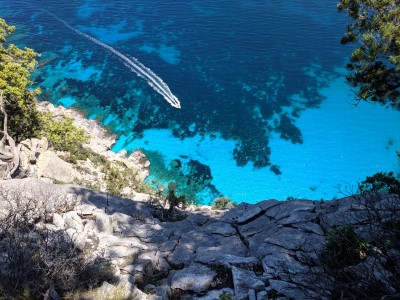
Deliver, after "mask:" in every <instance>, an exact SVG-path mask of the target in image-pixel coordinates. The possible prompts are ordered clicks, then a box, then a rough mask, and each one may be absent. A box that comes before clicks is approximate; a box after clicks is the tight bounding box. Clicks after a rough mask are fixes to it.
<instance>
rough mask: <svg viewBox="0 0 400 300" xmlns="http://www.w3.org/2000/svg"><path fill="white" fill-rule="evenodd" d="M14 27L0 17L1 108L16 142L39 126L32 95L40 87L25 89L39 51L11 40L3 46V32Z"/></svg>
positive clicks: (34, 131)
mask: <svg viewBox="0 0 400 300" xmlns="http://www.w3.org/2000/svg"><path fill="white" fill-rule="evenodd" d="M14 30H15V27H13V26H8V25H7V23H6V22H5V21H4V20H3V19H1V18H0V90H1V91H4V101H5V109H6V112H7V113H8V115H9V119H8V129H9V130H8V131H9V134H10V135H11V136H13V138H14V139H15V141H16V142H19V141H21V140H23V139H25V138H30V137H32V136H34V135H35V133H36V132H37V130H38V129H39V119H38V113H37V110H36V99H35V95H37V94H38V93H40V90H38V89H36V90H30V89H29V86H30V85H31V84H32V82H31V81H30V79H29V78H30V76H31V74H32V72H33V70H34V68H35V66H36V60H35V58H36V57H38V56H39V54H38V53H36V52H34V51H33V50H32V49H29V48H25V49H23V50H22V49H19V48H18V47H16V46H15V45H13V44H10V45H8V47H5V45H4V44H5V42H6V40H7V36H8V35H9V34H12V32H13V31H14ZM1 122H3V120H1ZM1 126H2V125H1Z"/></svg>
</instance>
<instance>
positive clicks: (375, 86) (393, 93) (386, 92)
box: [337, 0, 400, 108]
mask: <svg viewBox="0 0 400 300" xmlns="http://www.w3.org/2000/svg"><path fill="white" fill-rule="evenodd" d="M337 7H338V9H339V11H340V12H347V14H348V15H349V17H350V24H348V25H347V30H346V33H345V35H344V36H343V38H342V40H341V43H342V44H347V43H354V42H358V43H359V47H358V48H356V49H355V50H354V51H353V53H352V56H351V59H350V63H349V64H348V65H347V68H348V69H349V70H350V74H349V75H348V76H347V80H348V82H349V83H350V84H351V85H352V86H353V87H355V88H356V98H357V100H358V101H360V100H369V101H373V102H378V103H381V104H384V105H390V106H393V107H396V108H400V5H399V1H397V0H396V1H395V0H379V1H370V0H340V2H339V3H338V4H337Z"/></svg>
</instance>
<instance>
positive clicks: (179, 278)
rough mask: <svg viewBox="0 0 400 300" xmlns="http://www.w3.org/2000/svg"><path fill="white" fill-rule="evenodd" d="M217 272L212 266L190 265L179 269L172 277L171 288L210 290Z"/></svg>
mask: <svg viewBox="0 0 400 300" xmlns="http://www.w3.org/2000/svg"><path fill="white" fill-rule="evenodd" d="M216 275H217V273H216V272H215V271H213V270H211V269H210V268H208V267H206V266H203V265H200V264H191V265H190V266H189V267H187V268H185V269H183V270H180V271H177V272H176V273H175V274H174V275H173V277H172V278H171V288H172V289H180V290H183V291H193V292H196V293H199V292H204V291H206V290H208V289H209V288H210V287H211V286H212V284H213V281H214V278H215V277H216Z"/></svg>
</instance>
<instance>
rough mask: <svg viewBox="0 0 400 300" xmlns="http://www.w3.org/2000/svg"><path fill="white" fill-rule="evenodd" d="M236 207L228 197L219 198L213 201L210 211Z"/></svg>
mask: <svg viewBox="0 0 400 300" xmlns="http://www.w3.org/2000/svg"><path fill="white" fill-rule="evenodd" d="M236 206H237V203H236V202H232V200H231V199H230V198H228V197H220V198H217V199H215V200H214V201H213V204H212V209H231V208H234V207H236Z"/></svg>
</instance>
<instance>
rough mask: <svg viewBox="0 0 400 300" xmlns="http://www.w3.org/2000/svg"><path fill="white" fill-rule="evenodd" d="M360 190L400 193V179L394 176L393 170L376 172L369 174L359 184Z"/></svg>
mask: <svg viewBox="0 0 400 300" xmlns="http://www.w3.org/2000/svg"><path fill="white" fill-rule="evenodd" d="M358 188H359V191H360V192H361V193H364V192H378V193H392V194H398V195H400V181H399V180H398V179H397V178H396V177H395V176H394V174H393V172H389V173H382V172H380V173H376V174H375V175H372V176H368V177H367V178H366V179H365V180H364V181H363V182H361V184H359V185H358Z"/></svg>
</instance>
